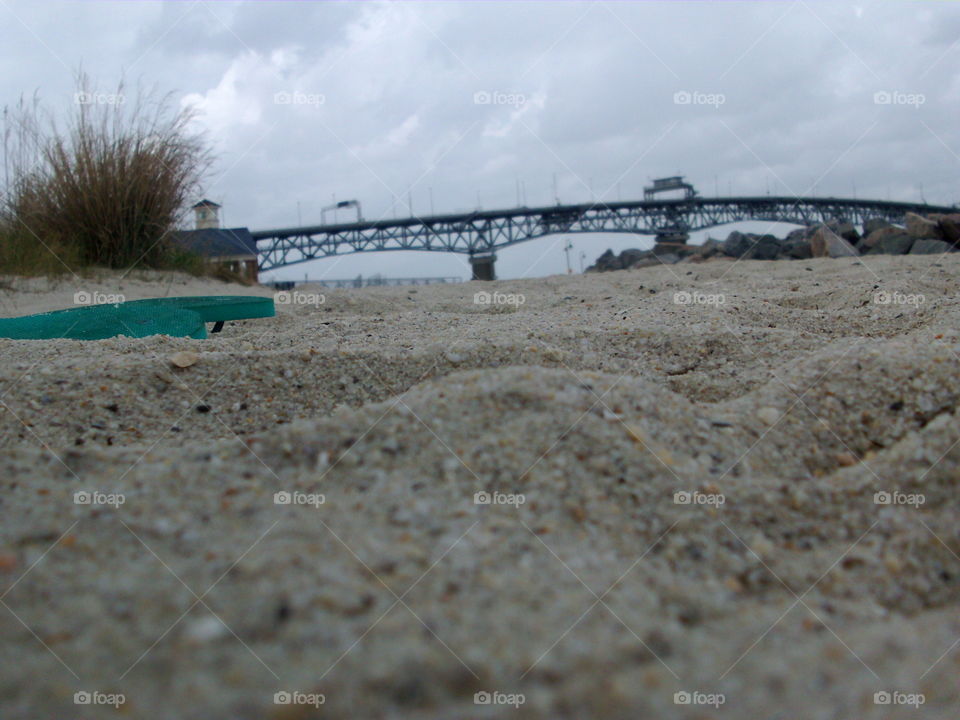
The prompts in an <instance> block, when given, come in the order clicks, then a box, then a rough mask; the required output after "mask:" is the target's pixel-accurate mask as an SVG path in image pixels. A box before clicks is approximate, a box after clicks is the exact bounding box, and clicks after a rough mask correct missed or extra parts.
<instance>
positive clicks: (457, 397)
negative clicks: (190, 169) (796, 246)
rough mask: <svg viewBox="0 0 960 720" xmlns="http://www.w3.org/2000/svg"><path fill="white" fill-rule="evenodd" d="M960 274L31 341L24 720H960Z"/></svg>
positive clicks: (17, 652)
mask: <svg viewBox="0 0 960 720" xmlns="http://www.w3.org/2000/svg"><path fill="white" fill-rule="evenodd" d="M958 271H960V258H958V256H956V255H948V256H944V257H936V256H904V257H887V256H880V257H868V258H859V259H858V258H843V259H836V260H831V259H817V260H810V261H794V262H768V263H764V262H756V261H749V262H746V261H744V262H733V261H716V262H708V263H702V264H697V265H694V264H681V265H675V266H671V267H659V268H645V269H642V270H635V271H623V272H616V273H609V274H603V275H587V276H575V277H551V278H545V279H540V280H529V281H513V282H510V281H505V282H498V283H494V284H492V285H491V284H482V285H481V284H477V283H470V284H464V285H459V286H436V287H429V288H424V287H421V288H416V289H413V288H379V289H366V290H362V291H356V290H353V291H346V290H343V291H322V290H321V291H320V292H324V294H325V302H323V303H322V304H319V305H308V304H303V305H280V306H278V310H279V313H278V317H276V318H273V319H267V320H251V321H244V322H238V323H233V324H229V325H228V326H227V327H226V328H225V330H224V332H223V333H221V334H219V335H215V336H212V337H211V338H210V339H208V340H203V341H194V340H186V339H171V338H165V337H153V338H146V339H139V340H135V339H128V338H118V339H113V340H106V341H97V342H91V343H81V342H72V341H56V342H25V341H10V340H0V351H2V353H3V357H4V362H3V364H2V368H0V397H2V406H0V408H2V411H0V423H2V429H3V432H2V444H3V448H2V453H3V454H2V483H3V493H2V495H0V514H2V517H3V523H2V527H0V579H2V585H0V595H2V603H3V605H4V607H3V608H0V665H2V667H3V671H2V673H0V715H2V716H3V717H4V718H36V717H44V718H46V717H67V716H70V717H114V716H117V715H118V714H119V715H120V716H124V717H138V718H141V717H142V718H211V717H222V718H226V717H230V718H251V719H259V718H278V719H280V718H283V719H290V718H303V719H306V718H314V717H316V718H321V717H334V718H340V717H396V718H400V717H403V718H423V719H428V718H429V719H430V720H434V719H439V718H487V717H500V716H504V717H517V718H545V719H546V718H586V717H597V718H600V717H603V718H647V717H650V718H653V717H678V718H710V717H731V718H748V717H749V718H854V717H856V718H887V717H911V718H919V717H930V718H946V717H956V716H957V715H958V713H960V692H958V687H957V684H956V676H957V670H958V664H960V649H958V643H960V619H958V616H957V613H956V606H957V600H958V588H960V557H958V554H960V530H958V525H957V522H956V517H957V510H958V506H960V502H958V496H957V492H956V490H957V485H958V471H960V446H957V441H958V440H960V420H958V418H957V416H956V409H957V406H958V402H960V382H958V381H960V336H958V334H960V329H958V324H960V323H958V321H960V300H958V299H957V279H956V278H957V273H958ZM223 287H224V286H222V285H216V284H211V283H210V282H209V281H202V280H197V279H187V278H176V279H174V280H172V281H168V282H166V283H160V282H157V281H147V280H140V281H125V283H124V287H123V289H122V290H119V291H120V292H124V293H126V295H127V297H128V298H130V299H133V298H135V297H145V296H150V295H159V294H165V293H167V292H170V293H174V294H198V293H218V292H222V291H223ZM76 289H77V288H74V287H68V286H67V285H63V286H60V287H59V288H57V287H54V288H50V287H47V286H46V285H45V284H44V283H43V282H41V281H31V282H29V283H26V284H21V285H16V286H15V287H14V289H12V290H8V291H6V292H5V293H4V298H3V301H4V304H5V310H6V313H5V314H8V315H12V314H21V313H27V312H34V311H41V310H46V309H52V308H54V307H60V306H65V305H69V303H70V298H71V297H72V294H73V292H75V291H76ZM102 289H103V290H104V291H105V292H108V291H118V290H116V289H113V288H111V289H109V290H108V289H107V288H102ZM301 290H302V291H303V292H310V291H311V289H310V288H303V289H301ZM480 291H491V292H492V291H497V292H500V293H503V294H506V295H509V294H515V295H516V294H522V295H523V296H524V300H525V301H524V302H523V304H520V305H508V304H504V305H484V304H475V302H474V293H476V292H480ZM236 292H238V293H248V292H255V293H256V292H260V293H264V294H268V291H267V290H265V289H254V290H251V289H246V288H242V289H238V290H236ZM678 293H681V295H678ZM682 293H686V295H682ZM878 293H881V295H879V296H878ZM883 293H885V295H884V294H883ZM884 298H886V299H887V300H891V302H887V303H884V302H882V300H883V299H884ZM678 299H679V300H680V301H681V302H677V300H678ZM684 300H693V301H694V302H689V303H684V302H683V301H684ZM878 300H880V301H881V302H878ZM178 351H192V352H195V353H197V355H198V359H197V362H196V363H195V364H192V365H189V366H188V367H185V368H177V367H175V366H173V365H172V364H171V363H170V361H169V358H170V356H171V355H172V354H174V353H176V352H178ZM80 491H88V492H92V491H98V492H100V493H103V494H105V495H109V494H122V496H123V499H124V502H123V504H122V505H120V506H119V507H111V506H109V505H100V506H98V505H91V504H77V503H76V502H75V501H74V500H75V493H77V492H80ZM278 492H287V493H291V494H294V493H299V495H296V496H295V497H296V498H298V499H299V500H302V501H310V500H313V501H314V504H310V503H309V502H307V503H306V504H276V503H275V493H278ZM480 492H485V493H490V494H494V496H495V499H496V500H498V501H501V502H495V503H488V504H484V503H482V502H481V503H478V502H476V499H477V498H476V497H475V494H476V493H480ZM878 492H886V493H891V494H892V497H893V500H894V502H892V503H890V504H883V502H882V501H883V500H884V499H885V497H886V496H880V498H879V499H880V500H881V502H880V503H878V502H876V499H877V498H876V497H875V494H876V493H878ZM677 493H686V494H685V495H684V494H681V495H679V496H678V495H677ZM897 493H899V494H897ZM920 495H922V500H923V503H922V504H918V503H919V496H920ZM321 496H322V499H323V502H322V504H321V503H320V498H321ZM481 499H482V498H481ZM521 499H522V501H523V502H522V504H520V500H521ZM686 499H690V500H692V502H683V500H686ZM678 500H680V502H678ZM721 500H722V504H721ZM510 501H512V502H510ZM77 691H88V692H93V691H99V692H102V693H122V694H123V696H124V699H125V701H126V702H125V703H124V705H122V706H121V707H120V710H119V713H118V712H115V711H114V710H113V709H112V708H109V707H104V706H92V705H90V706H77V705H75V704H74V693H75V692H77ZM278 691H289V692H294V691H297V692H300V693H303V694H304V695H302V696H298V697H299V699H300V700H304V699H310V698H309V697H308V696H309V694H314V695H316V696H317V697H314V698H313V699H314V700H318V699H319V695H321V694H322V696H323V699H324V702H323V703H322V704H319V703H316V704H315V705H310V704H276V703H275V702H274V693H276V692H278ZM478 692H490V693H493V692H498V693H502V694H503V695H501V696H497V699H498V700H502V699H503V698H504V697H509V696H510V695H512V694H516V695H518V697H516V698H513V699H515V700H519V699H520V698H519V695H522V699H523V703H522V704H519V706H518V707H511V706H509V705H507V706H504V705H495V704H490V705H483V704H479V705H478V704H475V694H476V693H478ZM678 692H681V693H683V692H688V693H700V695H696V696H691V697H692V698H693V700H694V701H695V702H694V703H691V704H677V703H676V702H675V701H676V700H677V699H680V700H683V699H685V698H686V697H688V696H684V695H681V696H676V693H678ZM877 692H889V693H895V692H900V693H903V695H897V696H891V697H893V700H894V703H897V702H902V701H903V700H905V699H910V698H909V696H910V695H911V694H922V695H923V701H924V702H923V705H921V706H920V707H919V708H915V707H912V706H909V705H904V704H889V705H883V704H880V705H878V704H875V693H877ZM721 695H722V698H721V697H720V696H721ZM881 697H883V696H881ZM711 699H712V700H716V701H719V700H720V699H722V700H723V703H722V704H718V705H717V704H715V705H710V704H695V703H696V702H706V701H709V700H711Z"/></svg>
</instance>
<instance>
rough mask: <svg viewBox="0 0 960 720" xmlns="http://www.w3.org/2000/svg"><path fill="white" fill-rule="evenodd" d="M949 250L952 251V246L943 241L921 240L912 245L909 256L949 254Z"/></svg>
mask: <svg viewBox="0 0 960 720" xmlns="http://www.w3.org/2000/svg"><path fill="white" fill-rule="evenodd" d="M951 249H953V246H952V245H951V244H950V243H948V242H944V241H943V240H928V239H922V240H917V241H916V242H914V243H913V247H911V248H910V254H911V255H941V254H942V253H945V252H950V250H951Z"/></svg>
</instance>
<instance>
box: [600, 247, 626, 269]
mask: <svg viewBox="0 0 960 720" xmlns="http://www.w3.org/2000/svg"><path fill="white" fill-rule="evenodd" d="M594 267H595V268H596V269H597V272H608V271H610V270H620V269H621V268H622V267H623V266H622V265H621V264H620V258H618V257H617V256H616V255H614V254H613V250H610V249H608V250H607V251H606V252H605V253H604V254H603V255H601V256H600V257H598V258H597V262H596V264H595V265H594Z"/></svg>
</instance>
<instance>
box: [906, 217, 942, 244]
mask: <svg viewBox="0 0 960 720" xmlns="http://www.w3.org/2000/svg"><path fill="white" fill-rule="evenodd" d="M907 232H908V233H910V234H911V235H912V236H913V237H915V238H919V239H921V240H942V239H943V235H942V233H941V232H940V224H939V223H938V222H937V221H936V220H929V219H927V218H925V217H923V216H922V215H917V214H916V213H912V212H908V213H907Z"/></svg>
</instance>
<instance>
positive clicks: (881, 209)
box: [251, 196, 957, 271]
mask: <svg viewBox="0 0 960 720" xmlns="http://www.w3.org/2000/svg"><path fill="white" fill-rule="evenodd" d="M907 212H915V213H920V214H925V213H932V212H942V213H950V212H957V209H956V208H952V207H943V206H936V205H926V204H922V203H904V202H886V201H881V200H857V199H852V200H851V199H841V198H795V197H770V196H761V197H728V198H704V197H692V198H686V199H679V200H643V201H630V202H615V203H584V204H580V205H552V206H548V207H539V208H526V207H521V208H514V209H511V210H478V211H476V212H471V213H460V214H452V215H432V216H428V217H410V218H404V219H399V220H398V219H394V220H360V221H357V222H351V223H341V224H335V225H318V226H313V227H294V228H281V229H278V230H258V231H254V232H252V233H251V234H252V235H253V237H254V239H255V240H256V242H257V253H258V255H259V266H260V270H261V271H266V270H275V269H277V268H281V267H285V266H287V265H295V264H297V263H302V262H308V261H310V260H318V259H322V258H328V257H333V256H337V255H346V254H350V253H359V252H378V251H386V250H426V251H432V252H453V253H464V254H467V255H470V256H482V255H489V254H492V253H494V252H495V251H496V250H499V249H501V248H505V247H509V246H510V245H516V244H517V243H522V242H526V241H527V240H534V239H536V238H540V237H544V236H546V235H558V234H570V233H630V234H635V235H656V236H660V237H662V238H670V237H673V236H676V234H677V233H689V232H693V231H696V230H706V229H708V228H712V227H716V226H718V225H726V224H728V223H734V222H743V221H747V220H757V221H761V222H782V223H794V224H797V225H811V224H815V223H819V222H827V221H829V220H840V221H846V222H851V223H853V224H855V225H861V224H862V223H863V222H864V221H865V220H867V219H868V218H883V219H885V220H888V221H890V222H893V223H898V224H903V222H904V216H905V215H906V213H907Z"/></svg>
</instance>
